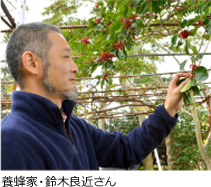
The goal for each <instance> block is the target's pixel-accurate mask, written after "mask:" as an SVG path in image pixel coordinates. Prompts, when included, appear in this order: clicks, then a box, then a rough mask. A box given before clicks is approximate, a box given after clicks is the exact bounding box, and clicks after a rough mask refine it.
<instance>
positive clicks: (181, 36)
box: [179, 30, 190, 39]
mask: <svg viewBox="0 0 211 187" xmlns="http://www.w3.org/2000/svg"><path fill="white" fill-rule="evenodd" d="M188 36H190V34H189V32H188V31H187V30H183V31H182V32H180V35H179V37H180V38H183V39H185V38H187V37H188Z"/></svg>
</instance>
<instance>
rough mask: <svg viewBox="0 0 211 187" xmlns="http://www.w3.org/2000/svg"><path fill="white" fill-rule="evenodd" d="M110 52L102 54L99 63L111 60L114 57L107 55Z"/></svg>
mask: <svg viewBox="0 0 211 187" xmlns="http://www.w3.org/2000/svg"><path fill="white" fill-rule="evenodd" d="M109 53H110V51H107V52H105V53H104V52H102V54H101V56H100V57H99V61H100V62H101V61H102V60H103V61H104V62H107V61H108V60H109V59H112V58H113V57H115V56H114V54H109Z"/></svg>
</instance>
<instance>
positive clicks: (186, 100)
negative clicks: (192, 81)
mask: <svg viewBox="0 0 211 187" xmlns="http://www.w3.org/2000/svg"><path fill="white" fill-rule="evenodd" d="M182 95H183V101H184V104H185V105H186V104H189V103H190V102H191V98H190V96H189V94H188V93H183V94H182Z"/></svg>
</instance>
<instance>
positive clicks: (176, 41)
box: [43, 0, 211, 103]
mask: <svg viewBox="0 0 211 187" xmlns="http://www.w3.org/2000/svg"><path fill="white" fill-rule="evenodd" d="M82 2H86V1H75V0H70V1H64V0H57V1H55V2H54V3H53V4H52V5H51V6H50V7H48V8H46V10H45V12H44V13H43V14H44V15H51V18H48V19H46V20H45V21H46V22H48V23H52V24H55V25H58V26H63V25H68V26H71V25H75V24H78V25H88V27H87V28H86V29H80V30H79V31H78V30H73V29H71V30H70V29H67V30H63V34H64V36H65V37H66V39H67V41H68V43H69V45H70V47H71V48H72V49H73V51H74V53H73V55H75V56H78V58H77V60H76V62H77V64H78V66H79V70H80V72H79V74H78V76H79V77H81V76H83V77H84V76H91V74H92V73H94V71H95V70H96V69H97V68H98V67H101V68H102V75H101V76H100V75H98V77H97V78H98V79H99V81H98V83H101V86H103V84H104V82H105V81H106V82H107V83H108V84H112V80H111V79H109V78H108V76H112V75H115V74H117V73H119V72H120V73H121V74H140V73H141V72H150V71H147V70H151V71H152V69H153V67H154V64H153V63H150V62H149V63H143V62H142V63H141V61H140V59H139V60H134V59H133V60H132V59H130V60H129V58H127V56H128V54H131V53H134V52H135V53H138V54H145V53H149V51H147V50H146V48H147V47H146V46H147V44H149V43H150V44H151V45H155V44H156V43H157V44H158V43H159V40H162V39H164V38H165V39H166V40H167V41H169V42H168V43H167V46H166V47H167V49H168V50H169V51H172V52H185V53H186V54H187V55H190V56H192V66H191V68H192V73H191V76H192V80H191V82H190V83H189V84H190V85H191V87H192V89H193V90H194V92H195V94H198V93H199V88H198V87H197V86H196V83H197V82H202V81H204V80H206V79H207V78H208V73H207V70H206V68H205V67H203V66H200V67H198V65H197V64H196V61H197V60H200V59H202V58H203V55H199V52H200V49H201V46H199V47H198V48H197V46H196V45H195V43H194V42H192V41H194V40H193V39H194V38H197V37H199V36H198V35H197V30H198V29H199V28H200V29H203V32H204V34H203V36H202V40H210V36H211V1H208V0H206V1H205V0H185V1H184V0H104V1H103V0H102V1H98V2H95V3H94V2H92V1H88V3H89V4H93V9H92V11H91V12H90V14H91V15H93V16H92V17H91V18H89V19H88V20H80V19H76V18H73V17H72V14H71V13H75V12H77V8H79V7H80V6H81V5H82ZM201 45H203V41H202V42H201ZM157 50H158V49H157ZM151 60H152V61H151V62H153V58H152V59H151ZM186 62H187V60H186V61H184V62H182V63H179V62H178V63H179V64H180V70H183V69H184V67H185V64H186ZM199 65H200V64H199ZM154 69H156V68H155V67H154ZM178 69H179V68H178ZM193 87H194V88H193ZM188 89H190V87H189V88H186V90H185V91H187V90H188ZM184 95H186V97H185V98H184V99H185V102H187V103H188V102H189V101H190V100H191V99H190V96H189V95H188V94H184Z"/></svg>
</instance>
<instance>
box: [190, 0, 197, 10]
mask: <svg viewBox="0 0 211 187" xmlns="http://www.w3.org/2000/svg"><path fill="white" fill-rule="evenodd" d="M195 1H196V0H192V3H191V7H192V8H193V7H194V4H195Z"/></svg>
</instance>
